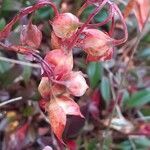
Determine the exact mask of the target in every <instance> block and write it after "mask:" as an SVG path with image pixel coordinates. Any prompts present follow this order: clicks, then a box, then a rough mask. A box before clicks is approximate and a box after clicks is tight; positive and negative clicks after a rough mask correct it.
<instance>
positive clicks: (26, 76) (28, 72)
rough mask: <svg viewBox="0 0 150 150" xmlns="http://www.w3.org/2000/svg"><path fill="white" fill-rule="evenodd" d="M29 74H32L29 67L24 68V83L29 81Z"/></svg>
mask: <svg viewBox="0 0 150 150" xmlns="http://www.w3.org/2000/svg"><path fill="white" fill-rule="evenodd" d="M31 73H32V69H31V67H29V66H24V68H23V73H22V76H23V79H24V81H25V82H28V81H29V80H30V77H31Z"/></svg>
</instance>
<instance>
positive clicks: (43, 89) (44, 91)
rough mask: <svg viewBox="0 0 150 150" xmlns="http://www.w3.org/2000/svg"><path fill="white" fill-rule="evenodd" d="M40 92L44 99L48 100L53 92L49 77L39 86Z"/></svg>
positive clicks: (43, 79)
mask: <svg viewBox="0 0 150 150" xmlns="http://www.w3.org/2000/svg"><path fill="white" fill-rule="evenodd" d="M38 91H39V93H40V94H41V96H42V97H43V98H46V99H48V98H49V96H50V92H51V86H50V81H49V79H48V77H42V79H41V82H40V84H39V86H38Z"/></svg>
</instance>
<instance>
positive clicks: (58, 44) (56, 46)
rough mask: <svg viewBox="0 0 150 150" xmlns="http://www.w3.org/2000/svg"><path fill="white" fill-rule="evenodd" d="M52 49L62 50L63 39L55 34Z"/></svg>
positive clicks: (52, 38) (53, 34)
mask: <svg viewBox="0 0 150 150" xmlns="http://www.w3.org/2000/svg"><path fill="white" fill-rule="evenodd" d="M51 47H52V49H59V48H61V39H60V38H59V37H57V36H56V35H55V33H54V32H52V33H51Z"/></svg>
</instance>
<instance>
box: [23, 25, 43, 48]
mask: <svg viewBox="0 0 150 150" xmlns="http://www.w3.org/2000/svg"><path fill="white" fill-rule="evenodd" d="M41 40H42V33H41V31H40V30H39V29H38V27H37V26H36V25H33V24H31V23H29V24H28V25H24V26H23V27H22V30H21V33H20V41H21V43H22V45H26V46H30V47H33V48H35V49H37V48H38V47H39V46H40V44H41Z"/></svg>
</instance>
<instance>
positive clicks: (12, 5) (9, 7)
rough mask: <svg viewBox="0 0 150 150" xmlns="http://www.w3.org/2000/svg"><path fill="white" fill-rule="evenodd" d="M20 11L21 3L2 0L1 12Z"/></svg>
mask: <svg viewBox="0 0 150 150" xmlns="http://www.w3.org/2000/svg"><path fill="white" fill-rule="evenodd" d="M20 9H21V3H20V2H18V1H16V0H3V3H2V10H5V11H19V10H20Z"/></svg>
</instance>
